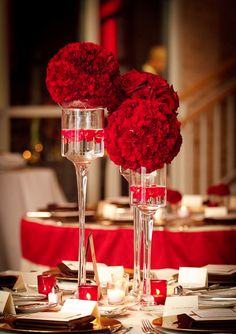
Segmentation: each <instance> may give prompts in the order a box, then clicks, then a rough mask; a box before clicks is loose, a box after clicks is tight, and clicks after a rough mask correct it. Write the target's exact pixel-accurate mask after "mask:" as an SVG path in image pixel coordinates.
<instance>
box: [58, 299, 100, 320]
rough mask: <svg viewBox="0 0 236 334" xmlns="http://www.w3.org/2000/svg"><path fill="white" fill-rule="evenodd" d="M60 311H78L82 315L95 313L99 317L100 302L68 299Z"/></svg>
mask: <svg viewBox="0 0 236 334" xmlns="http://www.w3.org/2000/svg"><path fill="white" fill-rule="evenodd" d="M60 313H76V314H80V315H81V316H86V315H93V316H94V317H95V318H96V319H99V317H100V315H99V311H98V304H97V302H96V301H93V300H80V299H71V298H69V299H67V300H66V301H65V303H64V305H63V306H62V308H61V310H60Z"/></svg>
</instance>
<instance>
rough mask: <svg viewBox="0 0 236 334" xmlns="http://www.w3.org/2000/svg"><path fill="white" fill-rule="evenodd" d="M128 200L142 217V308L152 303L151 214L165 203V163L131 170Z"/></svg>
mask: <svg viewBox="0 0 236 334" xmlns="http://www.w3.org/2000/svg"><path fill="white" fill-rule="evenodd" d="M130 201H131V203H132V205H134V206H136V207H137V208H138V209H139V211H140V212H141V214H142V218H143V219H142V220H143V233H144V259H143V292H142V297H141V303H142V305H143V309H146V308H150V307H151V306H152V305H154V297H153V296H152V295H151V287H150V270H151V247H152V232H153V216H154V214H155V213H156V211H157V210H158V208H160V207H163V206H165V205H166V165H164V167H163V168H161V169H157V170H154V171H153V172H150V173H148V172H147V170H146V168H145V167H141V168H140V169H138V170H136V171H131V173H130Z"/></svg>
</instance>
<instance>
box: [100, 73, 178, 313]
mask: <svg viewBox="0 0 236 334" xmlns="http://www.w3.org/2000/svg"><path fill="white" fill-rule="evenodd" d="M121 85H122V89H123V101H122V103H121V104H120V106H119V107H118V108H117V110H115V111H114V112H112V113H110V114H109V116H108V120H107V121H108V124H107V127H106V129H105V146H106V149H107V152H108V154H109V157H110V159H111V160H112V161H113V162H114V163H115V164H117V165H119V166H120V168H121V169H123V170H125V171H126V170H129V171H130V177H129V185H130V203H131V205H132V206H133V207H134V217H135V216H137V215H136V214H135V209H136V210H139V212H140V215H141V217H142V221H143V224H142V226H143V233H144V238H143V240H144V247H143V249H144V264H143V272H144V275H143V277H144V278H143V291H142V305H143V306H144V308H146V307H148V308H149V307H150V306H152V305H153V303H154V299H153V296H151V289H150V268H151V243H152V229H153V216H154V214H155V212H156V211H157V209H158V208H160V207H162V206H164V205H165V202H166V176H165V174H166V164H170V163H171V161H172V160H173V159H174V157H175V156H176V155H177V154H178V152H179V150H180V147H181V144H182V136H181V133H180V122H179V121H178V118H177V115H178V114H177V109H178V106H179V99H178V95H177V93H176V92H175V91H174V89H173V87H172V86H169V85H168V83H167V82H166V81H165V80H164V79H162V78H161V77H160V76H158V75H154V74H150V73H146V72H138V71H136V70H132V71H130V72H128V73H126V74H124V75H123V76H122V77H121ZM134 225H136V224H134ZM136 226H139V225H138V224H137V225H136ZM139 231H140V230H138V231H136V232H135V234H136V238H137V239H138V240H141V238H140V235H139V233H140V232H139ZM139 251H140V247H139Z"/></svg>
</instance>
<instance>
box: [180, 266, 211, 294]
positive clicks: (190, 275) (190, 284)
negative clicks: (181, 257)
mask: <svg viewBox="0 0 236 334" xmlns="http://www.w3.org/2000/svg"><path fill="white" fill-rule="evenodd" d="M178 283H179V285H182V287H183V288H186V289H199V288H205V287H207V286H208V276H207V268H206V267H201V268H196V267H180V268H179V277H178Z"/></svg>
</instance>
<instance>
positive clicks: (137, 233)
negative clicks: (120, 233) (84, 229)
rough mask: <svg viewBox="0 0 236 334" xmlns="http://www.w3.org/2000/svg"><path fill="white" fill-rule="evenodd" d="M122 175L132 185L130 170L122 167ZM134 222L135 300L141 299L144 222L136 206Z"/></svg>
mask: <svg viewBox="0 0 236 334" xmlns="http://www.w3.org/2000/svg"><path fill="white" fill-rule="evenodd" d="M120 174H121V175H122V176H123V177H124V178H125V179H126V181H127V182H128V183H130V170H129V169H124V168H122V167H121V166H120ZM133 221H134V276H133V285H132V289H131V291H130V292H129V296H130V297H133V298H134V299H137V300H139V299H140V283H141V274H140V250H141V236H142V235H141V234H142V222H141V217H140V212H139V210H138V208H137V207H136V206H133Z"/></svg>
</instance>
